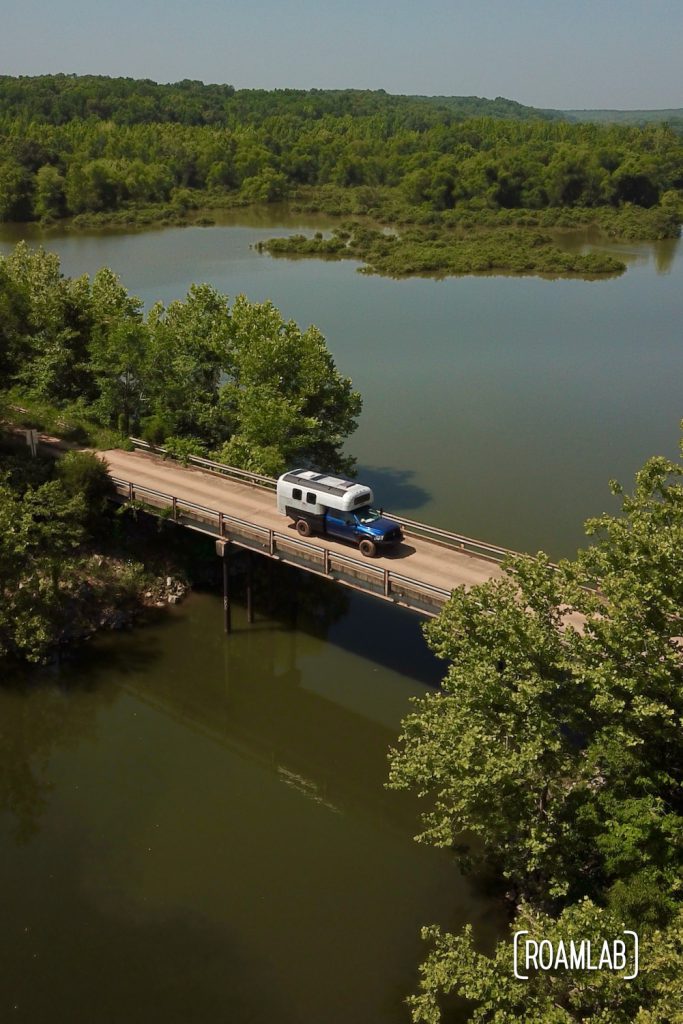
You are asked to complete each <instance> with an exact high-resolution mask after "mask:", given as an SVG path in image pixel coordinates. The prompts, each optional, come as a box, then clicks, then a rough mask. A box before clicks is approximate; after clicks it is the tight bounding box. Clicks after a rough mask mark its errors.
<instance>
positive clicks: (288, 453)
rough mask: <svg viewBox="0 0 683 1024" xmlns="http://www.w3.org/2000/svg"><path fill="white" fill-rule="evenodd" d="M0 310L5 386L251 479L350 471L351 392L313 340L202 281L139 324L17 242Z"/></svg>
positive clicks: (86, 283)
mask: <svg viewBox="0 0 683 1024" xmlns="http://www.w3.org/2000/svg"><path fill="white" fill-rule="evenodd" d="M0 309H2V310H4V311H5V314H6V315H5V316H4V317H3V318H2V319H1V320H0V367H1V368H2V371H3V382H4V384H5V387H12V386H14V387H16V388H19V389H20V391H21V392H22V393H24V394H27V395H28V396H30V397H32V398H34V399H37V400H39V401H43V402H46V403H50V404H52V405H54V406H57V407H58V408H61V409H64V410H65V411H67V412H68V411H69V410H73V409H74V407H76V408H77V409H79V410H80V412H81V414H83V415H85V414H87V415H89V416H90V417H91V418H92V419H94V420H95V421H96V422H99V423H100V424H102V425H104V426H106V427H110V428H112V429H114V430H118V431H119V432H120V434H124V435H127V434H128V433H130V432H132V431H135V432H142V433H143V434H145V436H148V437H149V438H150V439H151V440H153V441H156V442H163V441H169V443H170V444H171V446H173V443H174V442H178V441H182V442H184V449H183V450H185V451H188V450H189V451H191V450H195V451H197V452H207V451H209V452H216V453H218V455H219V456H220V457H222V458H223V459H224V460H228V461H230V462H231V463H232V464H234V465H238V466H241V467H242V468H247V469H252V470H255V471H259V472H264V473H273V474H275V473H279V472H281V471H282V470H284V469H285V468H286V467H288V466H291V465H293V464H294V463H303V464H306V465H315V466H319V467H320V468H321V469H334V470H341V469H350V468H351V466H352V460H350V459H349V458H348V457H347V456H346V455H345V454H344V453H343V450H342V449H343V444H344V442H345V440H346V438H347V437H348V435H349V434H350V433H351V432H352V431H353V430H354V429H355V426H356V419H357V416H358V414H359V413H360V409H361V400H360V396H359V395H358V393H357V392H355V391H354V390H353V387H352V384H351V381H350V380H349V379H348V378H346V377H343V376H342V375H341V374H340V373H339V371H338V370H337V368H336V366H335V363H334V360H333V358H332V356H331V354H330V352H329V350H328V349H327V346H326V344H325V339H324V338H323V336H322V334H321V333H320V331H319V330H318V329H317V328H316V327H314V326H311V327H308V328H307V329H306V330H302V329H301V328H300V327H299V326H297V324H295V323H294V322H293V321H291V320H290V321H286V320H284V319H283V317H282V315H281V314H280V313H279V312H278V310H277V309H276V308H275V307H274V306H273V305H272V303H269V302H265V303H252V302H249V301H248V300H247V299H246V298H245V297H244V296H238V297H237V298H236V299H235V300H234V301H233V302H232V304H231V303H230V302H229V301H228V299H227V297H226V296H224V295H221V294H220V293H219V292H217V291H216V289H215V288H213V287H212V286H211V285H208V284H202V285H193V286H192V287H191V288H190V290H189V292H188V295H187V297H186V299H185V301H182V302H181V301H175V302H171V303H170V304H169V305H168V306H164V305H163V304H162V303H157V304H155V305H154V306H153V307H152V308H151V309H150V311H149V312H148V313H147V315H145V314H144V312H143V309H142V305H141V303H140V301H139V300H138V299H136V298H134V297H132V296H130V295H129V294H128V293H127V292H126V290H125V288H124V287H123V285H122V284H121V282H120V281H119V280H118V278H117V277H116V276H115V275H114V274H113V273H112V271H111V270H109V269H107V268H103V269H102V270H100V271H98V272H97V273H96V274H95V275H94V277H93V278H92V280H91V279H89V278H88V277H87V276H83V277H80V278H78V279H72V278H66V277H63V276H62V274H61V272H60V265H59V259H58V257H57V256H55V255H54V254H51V253H46V252H44V251H43V250H31V249H30V248H29V247H28V246H26V245H25V244H24V243H20V244H19V245H18V246H17V247H16V248H15V250H14V252H13V253H11V254H10V255H9V256H8V257H5V258H2V259H0Z"/></svg>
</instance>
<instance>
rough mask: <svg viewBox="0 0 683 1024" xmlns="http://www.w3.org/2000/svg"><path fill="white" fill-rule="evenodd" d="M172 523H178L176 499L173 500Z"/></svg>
mask: <svg viewBox="0 0 683 1024" xmlns="http://www.w3.org/2000/svg"><path fill="white" fill-rule="evenodd" d="M173 521H174V522H175V523H177V522H178V499H177V498H174V499H173Z"/></svg>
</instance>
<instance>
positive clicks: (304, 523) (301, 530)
mask: <svg viewBox="0 0 683 1024" xmlns="http://www.w3.org/2000/svg"><path fill="white" fill-rule="evenodd" d="M296 532H297V533H298V534H299V536H300V537H310V536H311V534H312V533H313V530H312V529H311V524H310V523H309V522H308V520H307V519H297V521H296Z"/></svg>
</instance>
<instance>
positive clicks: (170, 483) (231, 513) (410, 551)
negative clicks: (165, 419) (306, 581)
mask: <svg viewBox="0 0 683 1024" xmlns="http://www.w3.org/2000/svg"><path fill="white" fill-rule="evenodd" d="M133 444H134V448H135V450H134V451H123V450H122V449H118V448H117V449H110V450H108V451H103V452H98V455H99V456H100V458H102V459H104V460H105V462H106V463H107V466H108V469H109V475H110V476H111V478H112V481H113V483H114V487H115V488H116V494H117V498H118V499H119V500H120V501H121V502H126V501H137V502H140V503H141V504H142V505H143V506H144V507H145V509H147V510H148V511H150V512H151V513H153V514H154V513H156V514H159V515H163V516H165V517H167V518H169V519H171V520H172V521H174V522H177V523H178V524H180V525H182V526H185V527H188V528H189V529H192V530H197V531H199V532H200V533H205V534H208V535H209V536H212V537H215V538H216V547H217V553H218V554H219V555H221V556H223V559H224V574H223V576H224V584H225V605H226V628H227V629H229V625H230V615H229V591H228V586H229V574H228V571H227V559H228V557H229V552H230V550H231V548H232V547H233V546H235V547H238V548H245V549H247V550H248V551H252V552H257V553H258V554H260V555H263V556H265V557H267V558H272V559H278V560H280V561H282V562H285V563H287V564H289V565H293V566H296V567H297V568H299V569H302V570H304V571H306V572H311V573H315V574H316V575H318V576H322V577H325V578H327V579H330V580H333V581H335V582H337V583H341V584H342V585H344V586H347V587H351V588H353V589H354V590H359V591H362V592H363V593H367V594H372V595H374V596H375V597H378V598H380V599H381V600H384V601H391V602H393V603H395V604H398V605H402V606H403V607H406V608H410V609H412V610H414V611H417V612H421V613H423V614H426V615H436V614H437V613H438V612H439V610H440V608H441V607H442V605H443V604H444V603H445V601H447V600H448V598H449V596H450V593H451V590H453V588H455V587H458V586H461V585H465V586H472V585H473V584H476V583H481V582H483V581H484V580H488V579H491V578H493V577H496V576H501V575H502V569H501V567H500V562H501V561H502V560H503V559H504V558H505V557H506V556H508V555H510V554H513V552H511V551H509V550H508V549H506V548H501V547H497V546H495V545H492V544H487V543H484V542H483V541H478V540H474V539H472V538H470V537H463V536H461V535H459V534H456V533H450V532H449V531H447V530H440V529H436V528H435V527H431V526H427V525H425V524H423V523H419V522H415V521H413V520H410V519H404V518H403V517H401V516H395V515H393V514H392V513H387V515H390V516H391V518H392V519H395V520H396V521H397V522H399V523H401V524H402V526H403V528H404V535H405V536H404V542H403V543H402V544H401V545H399V546H398V547H397V548H395V549H394V550H392V551H390V552H387V553H386V554H383V555H381V556H380V557H378V558H373V559H367V558H363V557H362V556H361V555H359V554H358V552H357V550H356V549H355V548H354V547H352V546H350V545H346V544H343V543H341V542H339V541H335V540H331V539H329V538H327V537H311V538H308V539H305V540H304V539H303V538H301V537H299V535H298V534H297V532H296V530H295V529H294V524H293V523H292V522H290V521H289V520H288V519H286V518H285V517H284V516H282V515H280V514H279V513H278V511H277V508H276V505H275V484H276V482H275V480H274V479H273V478H271V477H264V476H260V475H259V474H256V473H248V472H246V471H244V470H239V469H235V468H233V467H230V466H224V465H222V464H221V463H217V462H212V461H211V460H209V459H201V458H195V457H191V458H190V460H189V463H188V465H182V464H181V463H179V462H177V461H174V460H172V459H170V458H165V457H164V456H165V454H166V453H165V452H164V449H162V448H152V447H151V446H150V445H149V444H147V443H146V442H145V441H140V440H137V439H133ZM250 589H251V588H250V587H249V588H248V605H249V604H250ZM249 611H250V609H249ZM250 617H251V616H250Z"/></svg>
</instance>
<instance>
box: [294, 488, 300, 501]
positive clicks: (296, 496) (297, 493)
mask: <svg viewBox="0 0 683 1024" xmlns="http://www.w3.org/2000/svg"><path fill="white" fill-rule="evenodd" d="M292 497H293V498H294V500H295V501H301V488H300V487H293V488H292Z"/></svg>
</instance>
